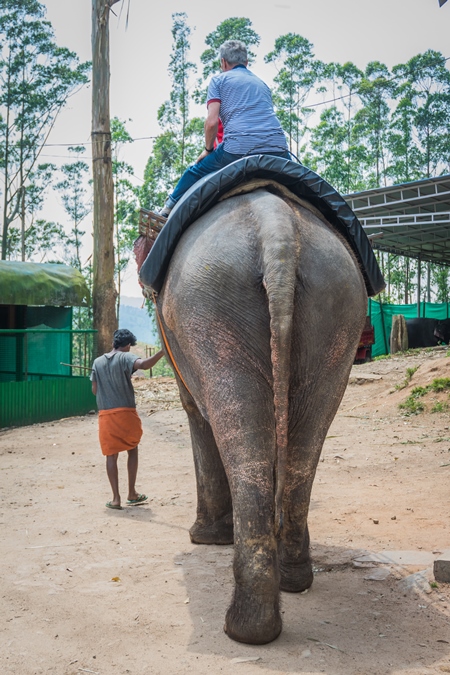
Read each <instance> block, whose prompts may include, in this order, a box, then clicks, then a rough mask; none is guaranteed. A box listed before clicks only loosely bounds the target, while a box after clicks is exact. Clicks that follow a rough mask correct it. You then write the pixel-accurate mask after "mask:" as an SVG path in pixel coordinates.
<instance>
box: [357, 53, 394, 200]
mask: <svg viewBox="0 0 450 675" xmlns="http://www.w3.org/2000/svg"><path fill="white" fill-rule="evenodd" d="M393 91H394V84H393V82H392V79H391V75H390V72H389V69H388V68H387V66H385V65H384V64H382V63H380V62H379V61H372V62H371V63H369V64H368V65H367V67H366V69H365V72H364V77H363V78H362V80H361V82H360V84H359V87H358V95H359V97H360V99H361V101H362V104H363V107H362V108H361V109H360V110H358V112H357V113H356V114H355V128H356V129H357V130H358V132H360V133H361V135H363V136H364V139H365V145H366V148H367V162H366V166H365V174H366V181H367V187H368V188H371V187H380V186H382V185H386V184H387V167H388V161H389V157H388V140H387V136H388V129H389V123H390V101H391V96H392V92H393Z"/></svg>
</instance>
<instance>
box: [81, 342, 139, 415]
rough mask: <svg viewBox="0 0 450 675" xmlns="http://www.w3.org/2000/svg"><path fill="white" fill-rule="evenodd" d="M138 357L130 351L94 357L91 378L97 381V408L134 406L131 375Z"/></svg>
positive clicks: (109, 408)
mask: <svg viewBox="0 0 450 675" xmlns="http://www.w3.org/2000/svg"><path fill="white" fill-rule="evenodd" d="M138 358H139V356H136V354H131V353H130V352H114V353H113V354H103V356H99V357H98V358H97V359H95V361H94V365H93V366H92V373H91V380H92V381H93V382H97V405H98V409H99V410H111V408H135V407H136V401H135V398H134V389H133V385H132V384H131V375H132V374H133V366H134V362H135V361H136V360H137V359H138Z"/></svg>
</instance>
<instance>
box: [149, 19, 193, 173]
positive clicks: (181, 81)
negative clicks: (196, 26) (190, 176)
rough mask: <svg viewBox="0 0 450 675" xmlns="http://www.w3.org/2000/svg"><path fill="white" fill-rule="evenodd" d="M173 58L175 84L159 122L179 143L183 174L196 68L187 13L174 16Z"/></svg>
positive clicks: (179, 168)
mask: <svg viewBox="0 0 450 675" xmlns="http://www.w3.org/2000/svg"><path fill="white" fill-rule="evenodd" d="M172 20H173V26H172V38H173V42H172V54H171V57H170V63H169V68H168V70H169V74H170V78H171V83H172V89H171V92H170V98H169V100H168V101H166V102H165V103H163V104H162V106H161V107H160V108H159V110H158V121H159V123H160V124H161V126H162V127H163V128H164V129H169V130H170V131H172V132H173V133H174V134H175V136H176V139H177V145H178V155H179V157H178V161H177V162H176V166H175V167H174V171H175V173H177V174H181V173H182V172H183V171H184V169H185V168H186V166H187V161H188V160H187V155H188V142H189V136H190V131H191V128H190V125H189V99H190V78H191V77H192V76H193V75H194V74H195V72H196V70H197V67H196V66H195V64H194V63H192V62H191V61H189V58H188V56H189V51H190V42H189V39H190V37H191V34H192V31H191V29H190V27H189V26H188V25H187V23H186V21H187V15H186V14H185V13H184V12H178V13H175V14H172Z"/></svg>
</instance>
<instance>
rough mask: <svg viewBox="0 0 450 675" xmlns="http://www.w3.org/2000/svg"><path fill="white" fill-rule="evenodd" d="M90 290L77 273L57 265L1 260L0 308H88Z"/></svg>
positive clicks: (81, 276) (79, 273)
mask: <svg viewBox="0 0 450 675" xmlns="http://www.w3.org/2000/svg"><path fill="white" fill-rule="evenodd" d="M89 299H90V296H89V289H88V287H87V285H86V281H85V279H84V277H83V275H82V274H81V272H79V271H78V270H75V269H73V268H72V267H68V266H67V265H59V264H57V263H31V262H17V261H9V260H2V261H0V305H47V306H53V307H67V306H69V305H75V306H80V305H87V304H88V303H89Z"/></svg>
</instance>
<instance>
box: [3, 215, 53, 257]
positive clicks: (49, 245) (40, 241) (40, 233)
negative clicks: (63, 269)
mask: <svg viewBox="0 0 450 675" xmlns="http://www.w3.org/2000/svg"><path fill="white" fill-rule="evenodd" d="M65 239H66V235H65V232H64V229H63V227H62V226H61V225H60V224H59V223H55V222H52V221H48V220H44V219H43V218H36V219H35V220H33V222H32V224H31V225H30V226H29V227H28V228H27V229H26V231H25V238H23V236H22V231H21V229H20V228H19V227H16V226H15V225H11V226H10V228H9V231H8V246H7V250H6V260H17V259H19V258H22V260H25V261H27V260H33V261H35V262H39V263H43V262H60V261H61V258H60V257H59V255H58V254H57V251H58V249H61V248H63V247H64V245H65ZM23 247H24V248H25V251H24V255H22V254H23Z"/></svg>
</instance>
